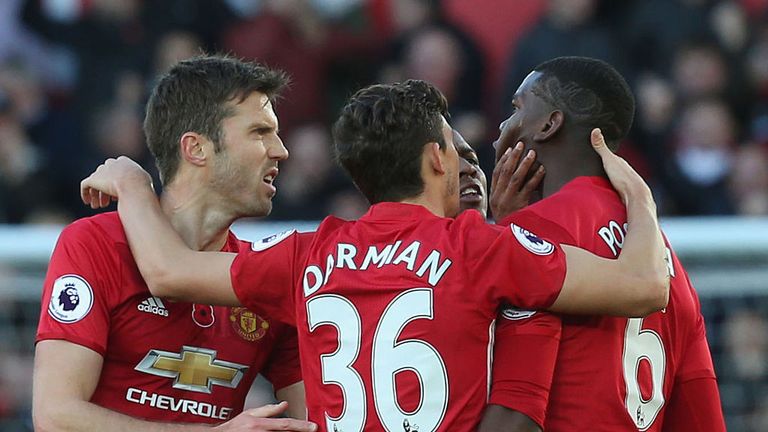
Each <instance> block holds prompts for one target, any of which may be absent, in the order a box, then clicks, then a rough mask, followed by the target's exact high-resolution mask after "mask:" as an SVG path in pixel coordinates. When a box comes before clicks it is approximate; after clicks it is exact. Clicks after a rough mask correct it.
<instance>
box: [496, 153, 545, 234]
mask: <svg viewBox="0 0 768 432" xmlns="http://www.w3.org/2000/svg"><path fill="white" fill-rule="evenodd" d="M522 155H523V143H522V142H519V143H517V145H516V146H515V147H514V148H511V149H507V151H506V152H504V155H503V156H502V157H501V159H499V162H498V163H497V164H496V168H494V170H493V178H492V179H491V211H492V212H493V217H494V219H496V220H497V221H500V220H502V219H504V217H506V216H507V215H509V214H510V213H512V212H515V211H517V210H520V209H521V208H523V207H525V206H527V205H528V203H529V202H530V201H531V195H532V194H533V192H534V191H535V190H536V188H537V187H538V186H539V184H540V183H541V181H542V180H543V179H544V174H545V170H544V166H543V165H540V166H539V167H538V168H537V169H536V172H534V173H533V175H529V171H530V170H531V167H532V166H533V163H534V162H535V161H536V152H534V151H533V150H530V151H528V154H527V155H526V156H525V157H524V158H522V161H521V160H520V158H521V157H522Z"/></svg>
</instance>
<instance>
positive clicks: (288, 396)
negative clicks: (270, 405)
mask: <svg viewBox="0 0 768 432" xmlns="http://www.w3.org/2000/svg"><path fill="white" fill-rule="evenodd" d="M275 396H276V397H277V400H281V401H286V402H288V410H286V411H285V414H286V415H287V416H288V417H293V418H295V419H301V420H306V419H307V400H306V398H305V396H304V381H299V382H297V383H295V384H291V385H289V386H288V387H283V388H281V389H280V390H278V391H276V392H275Z"/></svg>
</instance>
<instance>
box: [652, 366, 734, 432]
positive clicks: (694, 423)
mask: <svg viewBox="0 0 768 432" xmlns="http://www.w3.org/2000/svg"><path fill="white" fill-rule="evenodd" d="M682 430H684V431H687V432H725V431H726V428H725V419H724V417H723V408H722V405H721V404H720V393H719V391H718V388H717V380H715V378H700V379H694V380H690V381H686V382H683V383H680V384H677V383H675V387H674V390H673V392H672V396H671V398H670V401H669V405H667V408H666V411H665V412H664V424H663V428H662V431H663V432H676V431H682Z"/></svg>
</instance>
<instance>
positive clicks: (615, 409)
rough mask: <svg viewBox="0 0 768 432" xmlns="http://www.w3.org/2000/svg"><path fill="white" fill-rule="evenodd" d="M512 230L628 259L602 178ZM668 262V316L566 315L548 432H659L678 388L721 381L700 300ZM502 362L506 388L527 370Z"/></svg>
mask: <svg viewBox="0 0 768 432" xmlns="http://www.w3.org/2000/svg"><path fill="white" fill-rule="evenodd" d="M504 222H510V223H518V224H521V225H525V226H527V227H530V228H529V229H531V230H534V231H536V232H540V233H547V235H549V234H548V232H549V231H550V229H551V228H552V227H554V228H555V230H554V232H557V233H558V234H557V235H555V236H553V237H552V238H553V239H554V240H557V241H559V242H560V243H562V244H570V245H574V246H577V247H581V248H583V249H586V250H589V251H591V252H593V253H595V254H596V255H599V256H602V257H606V258H615V257H617V256H618V254H619V253H620V252H621V248H622V246H623V244H624V239H625V234H626V228H627V226H626V209H625V207H624V205H623V204H622V202H621V200H620V198H619V196H618V195H617V194H616V192H615V191H614V190H613V188H612V187H611V185H610V183H609V182H608V181H607V180H605V179H603V178H599V177H579V178H577V179H575V180H573V181H571V182H569V183H568V184H566V185H565V186H564V187H563V188H562V189H561V190H560V191H558V192H557V193H556V194H553V195H552V196H551V197H549V198H547V199H544V200H542V201H540V202H539V203H536V204H534V205H532V206H529V207H527V208H526V209H524V210H522V211H520V212H517V213H515V214H513V215H512V216H510V217H509V218H507V219H506V220H505V221H504ZM668 257H669V259H670V265H671V272H670V273H671V275H672V279H671V288H670V299H669V305H668V307H667V308H666V309H665V310H664V311H661V312H656V313H654V314H651V315H650V316H648V317H646V318H633V319H627V318H615V317H598V316H591V317H579V316H563V317H562V323H563V327H562V336H561V341H560V346H559V350H557V351H554V353H556V354H554V355H556V356H557V359H556V366H555V371H554V379H553V382H552V388H551V393H550V395H549V406H548V409H547V417H546V422H545V430H547V431H554V432H558V431H573V430H589V431H606V432H607V431H611V432H615V431H638V430H642V431H661V430H662V424H663V418H664V409H665V406H666V402H667V401H668V400H669V397H670V395H671V392H672V389H673V386H674V385H675V383H680V382H685V381H687V380H694V379H700V378H714V376H715V375H714V369H713V366H712V360H711V356H710V354H709V347H708V345H707V340H706V337H705V329H704V320H703V317H702V315H701V307H700V304H699V300H698V296H697V294H696V292H695V291H694V289H693V287H692V286H691V283H690V281H689V279H688V276H687V274H686V273H685V270H684V269H683V268H682V266H681V265H680V262H679V261H678V259H677V257H676V256H675V254H674V253H673V252H672V251H671V249H669V251H668ZM502 325H503V324H502ZM521 349H523V350H525V347H521ZM549 353H550V355H553V354H552V353H553V351H551V350H550V351H549ZM495 361H496V362H497V363H496V365H495V368H494V372H495V373H496V374H497V376H495V377H494V379H499V380H505V379H507V377H505V375H506V374H517V373H518V372H515V370H516V369H517V368H519V367H520V365H521V363H520V362H519V361H517V360H515V359H514V358H508V357H507V358H505V357H501V356H500V357H498V358H496V359H495ZM537 362H541V363H542V364H549V363H551V362H552V359H548V358H540V359H538V360H537ZM534 379H535V378H532V380H534Z"/></svg>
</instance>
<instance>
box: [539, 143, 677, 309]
mask: <svg viewBox="0 0 768 432" xmlns="http://www.w3.org/2000/svg"><path fill="white" fill-rule="evenodd" d="M592 145H593V147H594V148H595V151H597V153H598V154H599V155H600V157H601V158H602V160H603V166H604V168H605V171H606V173H607V174H608V177H609V179H610V180H611V183H612V184H613V186H614V188H615V189H616V190H617V192H619V194H620V195H621V196H622V200H623V201H624V204H625V205H626V206H627V224H628V229H627V235H626V239H625V241H624V247H623V249H622V252H621V255H619V258H618V259H615V260H610V259H605V258H601V257H599V256H597V255H594V254H592V253H590V252H588V251H586V250H583V249H579V248H576V247H573V246H567V245H563V246H562V248H563V251H564V252H565V256H566V263H567V268H568V270H567V273H566V276H565V281H564V282H563V287H562V290H561V291H560V295H559V296H558V297H557V300H555V302H554V304H552V306H551V307H550V309H549V310H551V311H553V312H560V313H589V314H600V315H617V316H629V317H636V316H646V315H648V314H650V313H652V312H655V311H658V310H661V309H663V308H664V307H666V305H667V301H668V299H669V273H668V270H667V264H666V261H665V259H666V253H665V245H664V239H663V238H662V236H661V230H660V229H659V223H658V220H657V218H656V203H654V201H653V196H652V195H651V191H650V189H649V188H648V186H647V185H646V184H645V182H644V181H643V179H642V178H641V177H640V176H639V175H638V174H637V173H636V172H635V171H634V170H633V169H632V167H630V166H629V164H627V162H626V161H624V160H623V159H621V158H620V157H618V156H616V155H615V154H613V152H611V151H610V150H609V149H608V147H607V146H606V145H605V140H604V139H603V136H602V134H601V133H600V131H599V129H595V130H593V131H592Z"/></svg>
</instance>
